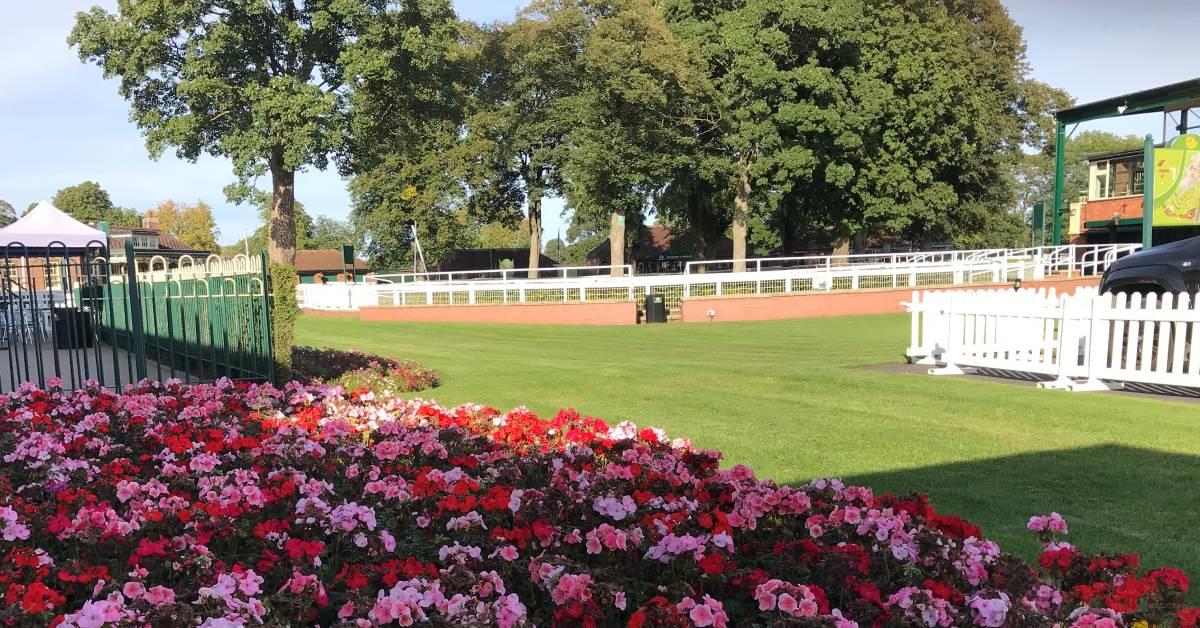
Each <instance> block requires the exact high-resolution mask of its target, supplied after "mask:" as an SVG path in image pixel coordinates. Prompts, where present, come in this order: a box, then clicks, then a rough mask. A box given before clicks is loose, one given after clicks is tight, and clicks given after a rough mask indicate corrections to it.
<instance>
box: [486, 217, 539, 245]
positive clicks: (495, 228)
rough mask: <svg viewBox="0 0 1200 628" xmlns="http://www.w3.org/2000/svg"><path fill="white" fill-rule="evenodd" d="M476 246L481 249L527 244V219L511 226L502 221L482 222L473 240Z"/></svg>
mask: <svg viewBox="0 0 1200 628" xmlns="http://www.w3.org/2000/svg"><path fill="white" fill-rule="evenodd" d="M475 246H476V248H481V249H514V248H523V247H528V246H529V225H528V222H527V221H521V224H519V225H517V226H515V227H513V226H510V225H506V224H504V223H502V222H488V223H484V224H483V225H482V226H481V227H480V228H479V234H478V235H477V236H476V240H475Z"/></svg>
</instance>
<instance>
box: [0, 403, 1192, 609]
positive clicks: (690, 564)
mask: <svg viewBox="0 0 1200 628" xmlns="http://www.w3.org/2000/svg"><path fill="white" fill-rule="evenodd" d="M334 390H335V389H330V388H328V387H307V388H305V387H303V386H300V385H299V384H293V385H290V386H288V387H287V388H286V389H285V390H278V389H275V388H272V387H269V386H250V385H240V384H239V385H234V384H231V383H229V382H221V383H219V384H218V385H216V386H194V387H185V386H179V385H159V384H154V385H146V386H143V387H140V388H136V389H131V390H128V391H126V392H125V393H123V394H120V395H117V394H113V393H111V392H106V391H100V390H89V391H81V392H75V393H68V392H61V391H57V390H56V391H51V392H45V391H41V390H36V389H34V388H32V387H26V388H24V389H22V390H21V391H20V392H18V393H14V394H13V395H11V396H9V397H7V398H0V399H2V400H3V401H4V406H5V407H4V412H3V418H2V420H0V456H2V457H3V460H4V462H5V467H4V468H3V470H2V471H0V552H2V553H3V554H4V558H5V560H4V562H3V563H2V564H0V593H2V594H3V601H2V603H0V623H3V624H6V625H7V624H22V625H24V624H47V623H49V624H51V625H55V624H56V625H59V626H63V627H67V628H70V627H87V628H92V627H96V626H102V625H153V626H176V625H193V626H194V625H200V626H206V627H210V628H218V627H223V626H234V625H242V624H246V625H257V624H259V623H262V622H265V623H266V624H268V625H274V626H285V625H292V626H296V625H306V624H319V625H323V626H331V625H338V626H356V627H357V626H361V627H366V626H375V625H411V624H414V623H426V624H432V625H464V624H465V625H499V626H517V625H541V626H599V625H622V626H625V625H627V626H632V627H635V628H636V627H639V626H700V627H705V626H714V627H722V626H830V627H836V628H849V627H850V626H855V625H859V626H968V625H979V626H1057V625H1061V626H1077V627H1086V626H1096V627H1101V628H1110V627H1111V628H1115V627H1117V626H1129V627H1131V628H1132V627H1137V628H1141V627H1142V626H1146V625H1149V624H1151V623H1152V624H1157V625H1181V626H1194V625H1195V620H1196V611H1195V610H1186V609H1182V608H1181V604H1182V602H1183V598H1184V596H1185V592H1186V590H1187V579H1186V577H1185V576H1184V575H1183V574H1182V573H1181V572H1179V571H1176V570H1172V569H1162V568H1160V569H1151V570H1140V569H1139V566H1138V564H1137V563H1138V561H1137V557H1136V556H1133V555H1086V554H1084V553H1082V552H1080V551H1079V550H1077V549H1076V548H1074V547H1072V546H1071V545H1069V544H1067V543H1066V542H1064V541H1063V540H1062V535H1064V534H1065V533H1066V531H1067V525H1066V522H1065V521H1063V520H1062V518H1061V517H1058V516H1057V515H1053V514H1052V515H1049V516H1045V517H1034V518H1033V519H1031V520H1030V521H1029V528H1030V529H1031V530H1032V531H1033V532H1034V533H1036V534H1038V535H1041V536H1042V537H1043V540H1044V542H1045V543H1046V546H1045V548H1046V549H1045V552H1044V553H1043V554H1042V555H1041V558H1040V560H1039V561H1038V564H1036V565H1029V564H1026V563H1024V562H1022V561H1021V560H1019V559H1018V558H1016V557H1013V556H1010V555H1007V554H1004V553H1002V552H1001V551H1000V548H999V547H997V546H996V544H995V543H993V542H991V541H988V540H986V539H985V538H983V537H982V535H981V533H980V531H979V529H978V528H976V527H975V526H972V525H971V524H969V523H967V522H965V521H962V520H961V519H959V518H957V517H955V516H953V515H947V514H942V513H938V512H936V511H935V510H934V509H933V508H932V507H931V506H930V505H929V503H928V502H927V501H926V500H925V499H924V498H922V497H920V496H892V495H886V494H885V495H879V494H875V493H874V492H872V491H871V490H870V489H868V488H862V487H851V486H844V485H842V484H841V483H840V482H838V481H836V480H818V481H815V482H812V483H810V484H807V485H804V486H800V487H781V486H776V485H774V484H772V483H771V482H768V481H764V480H759V479H756V478H755V477H754V475H753V473H752V472H751V471H750V470H749V469H747V468H745V467H740V466H739V467H734V468H732V469H728V470H721V469H719V467H718V462H719V460H720V457H719V455H718V454H717V453H715V452H708V451H696V450H694V449H692V448H691V447H690V446H689V445H688V443H686V442H684V441H678V440H676V441H670V440H668V439H667V438H666V436H665V435H664V434H663V433H662V432H661V431H659V430H655V429H649V428H648V429H640V430H639V429H637V428H636V427H634V426H633V425H630V424H621V425H617V426H609V425H606V424H605V423H604V422H602V421H599V420H596V419H590V418H585V417H581V416H579V415H578V414H575V413H573V412H562V413H560V414H559V415H557V416H556V417H554V418H552V419H548V420H546V419H541V418H539V417H537V416H535V415H534V414H532V413H530V412H529V411H527V410H524V409H517V410H514V411H512V412H509V413H507V414H500V413H498V412H496V411H495V410H491V409H488V408H483V407H479V406H462V407H459V408H456V409H453V410H447V409H443V408H440V407H437V406H435V405H433V404H429V403H426V402H421V401H403V400H396V399H376V398H375V396H374V395H371V394H364V395H351V396H350V397H349V398H346V397H342V396H340V395H339V394H337V393H335V392H333V391H334Z"/></svg>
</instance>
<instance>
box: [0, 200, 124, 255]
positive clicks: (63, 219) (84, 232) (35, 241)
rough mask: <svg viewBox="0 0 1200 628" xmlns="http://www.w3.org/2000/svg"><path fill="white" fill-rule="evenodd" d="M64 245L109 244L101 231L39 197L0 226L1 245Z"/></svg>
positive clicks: (96, 245) (72, 247) (38, 247)
mask: <svg viewBox="0 0 1200 628" xmlns="http://www.w3.org/2000/svg"><path fill="white" fill-rule="evenodd" d="M51 243H53V244H54V245H55V247H56V248H57V247H60V246H63V245H66V247H67V248H69V249H86V248H94V247H98V246H108V237H107V236H106V235H104V232H103V231H100V230H99V229H94V228H92V227H89V226H87V225H85V224H83V223H82V222H79V221H78V220H75V219H74V218H72V217H71V216H70V215H68V214H67V213H66V212H64V211H63V210H61V209H59V208H57V207H55V206H53V205H51V204H50V203H47V202H46V201H42V202H40V203H38V204H37V206H36V207H34V208H33V209H31V210H29V212H28V213H26V214H25V215H24V216H21V217H20V218H18V219H17V221H16V222H14V223H12V224H11V225H8V226H7V227H3V228H0V247H7V246H9V245H10V244H23V245H25V247H26V248H27V249H29V250H30V251H31V252H32V251H33V250H36V249H42V248H46V247H48V246H50V245H51Z"/></svg>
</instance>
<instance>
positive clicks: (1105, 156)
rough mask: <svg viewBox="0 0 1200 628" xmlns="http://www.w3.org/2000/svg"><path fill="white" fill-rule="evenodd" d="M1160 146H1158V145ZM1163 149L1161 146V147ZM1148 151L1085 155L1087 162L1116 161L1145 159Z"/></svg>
mask: <svg viewBox="0 0 1200 628" xmlns="http://www.w3.org/2000/svg"><path fill="white" fill-rule="evenodd" d="M1156 146H1158V145H1156ZM1159 148H1161V146H1159ZM1145 156H1146V150H1145V149H1144V148H1127V149H1125V150H1113V151H1109V152H1107V153H1092V154H1090V155H1085V156H1084V160H1085V161H1100V160H1101V159H1115V158H1117V157H1145Z"/></svg>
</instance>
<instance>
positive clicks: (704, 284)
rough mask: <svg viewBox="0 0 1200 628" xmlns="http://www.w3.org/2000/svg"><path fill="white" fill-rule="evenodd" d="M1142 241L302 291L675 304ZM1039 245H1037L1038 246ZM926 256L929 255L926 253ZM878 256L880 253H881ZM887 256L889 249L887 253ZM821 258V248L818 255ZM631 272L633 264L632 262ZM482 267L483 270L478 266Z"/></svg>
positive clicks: (1023, 274) (1075, 261)
mask: <svg viewBox="0 0 1200 628" xmlns="http://www.w3.org/2000/svg"><path fill="white" fill-rule="evenodd" d="M1133 250H1136V245H1134V246H1130V245H1109V246H1096V247H1071V246H1067V247H1044V248H1042V249H1021V251H1025V252H1026V253H1028V254H1024V253H1023V254H1020V255H1018V254H1013V251H1016V250H1015V249H1013V250H1009V249H1002V250H1001V249H997V250H994V251H990V252H989V251H957V252H953V251H951V252H931V253H924V254H908V255H909V257H906V258H904V259H900V258H897V259H896V260H895V261H887V262H876V263H866V261H865V260H860V261H858V262H856V263H853V264H843V265H833V264H832V262H830V260H831V259H832V258H828V257H825V258H819V259H822V260H825V261H826V262H829V263H826V264H824V265H815V266H813V265H799V266H791V267H772V266H771V263H772V262H771V260H747V263H748V264H749V263H751V262H753V263H755V264H758V265H756V266H755V269H754V270H749V271H745V272H737V273H734V272H698V271H692V272H685V273H683V274H674V275H632V276H630V275H625V276H620V277H612V276H609V275H607V274H602V275H591V276H562V277H550V278H544V279H528V278H519V277H518V278H514V277H512V275H511V273H513V272H514V271H511V270H506V271H485V272H497V273H500V272H502V273H504V274H503V275H501V276H495V275H491V276H488V275H486V274H484V275H483V276H482V277H471V276H463V275H455V276H452V277H450V278H449V279H441V280H438V278H437V275H436V274H430V273H426V274H422V275H419V276H418V275H409V276H401V275H396V276H388V277H384V278H385V279H388V278H390V279H393V280H394V281H393V283H381V284H354V285H351V284H346V283H334V284H302V285H299V286H297V298H298V299H299V301H300V304H301V305H302V306H303V307H307V308H314V309H337V310H357V309H359V308H361V307H364V306H431V305H476V304H493V305H495V304H510V303H548V302H557V303H579V302H587V301H640V300H641V299H643V298H644V297H645V296H646V295H647V294H661V295H663V296H664V297H665V300H666V303H667V307H668V308H674V307H676V306H678V304H679V302H680V301H681V300H683V299H694V298H705V297H722V296H745V295H773V294H774V295H778V294H791V293H800V292H813V291H834V290H870V289H896V288H920V287H934V286H962V285H982V284H996V283H1010V282H1014V281H1016V280H1018V279H1019V280H1021V281H1030V280H1039V279H1044V278H1045V277H1047V276H1050V275H1064V274H1065V275H1066V276H1079V275H1097V274H1100V273H1102V272H1104V270H1105V269H1107V268H1108V265H1109V264H1111V263H1112V262H1114V261H1116V260H1117V259H1118V258H1119V257H1120V256H1121V255H1124V254H1127V253H1129V252H1131V251H1133ZM1030 252H1032V253H1030ZM922 255H924V256H926V257H920V256H922ZM872 257H874V258H875V259H876V260H878V259H879V258H880V256H872ZM884 257H887V256H884ZM814 259H816V258H814ZM623 269H624V270H625V272H628V270H629V268H628V266H626V267H623ZM477 274H479V273H477Z"/></svg>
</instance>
